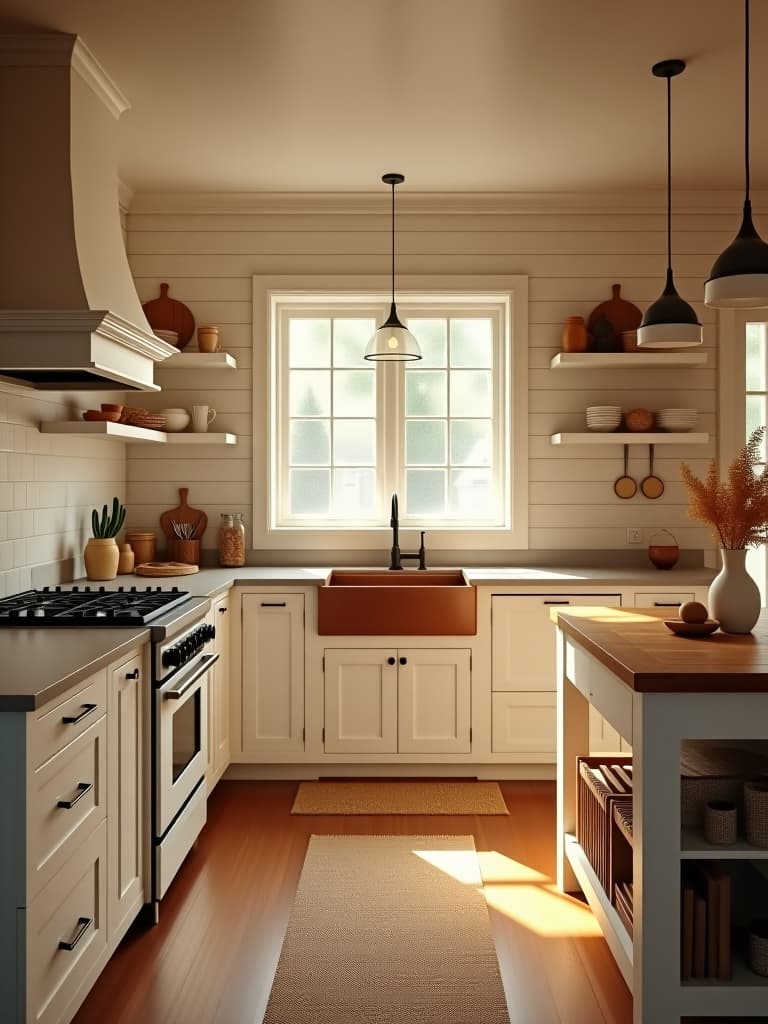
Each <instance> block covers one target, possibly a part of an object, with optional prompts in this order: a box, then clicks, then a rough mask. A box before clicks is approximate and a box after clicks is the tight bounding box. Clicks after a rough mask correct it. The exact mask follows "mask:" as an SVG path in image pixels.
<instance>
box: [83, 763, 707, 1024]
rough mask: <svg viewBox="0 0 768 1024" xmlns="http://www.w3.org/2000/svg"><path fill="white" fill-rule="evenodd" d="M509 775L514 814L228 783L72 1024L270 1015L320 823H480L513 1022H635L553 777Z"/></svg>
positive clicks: (411, 830)
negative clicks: (568, 888) (566, 850)
mask: <svg viewBox="0 0 768 1024" xmlns="http://www.w3.org/2000/svg"><path fill="white" fill-rule="evenodd" d="M500 785H501V787H502V791H503V793H504V797H505V800H506V803H507V806H508V808H509V811H510V815H509V817H506V816H489V817H481V816H478V817H474V816H456V817H450V816H442V815H440V816H426V815H425V816H420V815H400V816H386V815H376V816H346V817H345V816H293V815H291V813H290V809H291V805H292V803H293V797H294V794H295V791H296V786H297V784H296V783H295V782H221V783H219V785H218V786H217V788H216V790H215V791H214V793H213V795H212V796H211V799H210V800H209V804H208V824H207V826H206V828H205V829H204V831H203V833H202V834H201V836H200V840H199V843H198V846H197V849H196V850H194V851H193V852H192V853H191V854H190V856H189V857H188V859H187V861H186V862H185V864H184V865H183V867H182V869H181V871H180V872H179V874H178V876H177V878H176V880H175V882H174V884H173V885H172V887H171V889H170V891H169V893H168V895H167V896H166V897H165V899H164V900H163V902H162V904H161V914H160V924H159V925H158V926H157V927H156V928H153V927H151V926H150V925H148V924H147V923H146V921H144V920H140V921H138V922H137V923H136V924H135V925H134V926H133V927H132V928H131V930H130V932H129V933H128V935H127V936H126V938H125V940H124V941H123V943H122V944H121V946H120V948H119V949H118V950H117V952H116V954H115V955H114V957H113V958H112V960H111V961H110V963H109V964H108V965H107V967H106V968H105V970H104V972H103V973H102V975H101V977H100V978H99V980H98V981H97V983H96V985H95V987H94V988H93V990H92V992H91V993H90V995H89V996H88V998H87V999H86V1001H85V1003H84V1004H83V1006H82V1007H81V1009H80V1011H79V1013H78V1014H77V1016H76V1017H75V1021H74V1024H104V1022H105V1021H108V1022H109V1024H260V1022H261V1020H262V1017H263V1014H264V1009H265V1007H266V1003H267V998H268V996H269V991H270V988H271V986H272V979H273V977H274V972H275V968H276V966H277V960H278V956H279V954H280V947H281V944H282V940H283V935H284V932H285V927H286V924H287V922H288V917H289V914H290V911H291V906H292V904H293V898H294V894H295V891H296V885H297V882H298V879H299V874H300V873H301V867H302V863H303V861H304V855H305V852H306V848H307V843H308V841H309V837H310V835H311V834H312V833H317V834H355V833H357V834H370V833H379V834H390V835H409V834H410V835H419V834H427V835H430V834H435V835H438V834H442V835H446V834H447V835H457V834H458V835H467V834H472V835H473V836H474V838H475V845H476V847H477V849H478V851H479V852H480V854H481V859H482V862H483V872H484V878H485V880H486V892H487V895H488V902H489V910H490V915H491V923H492V928H493V933H494V938H495V941H496V946H497V949H498V954H499V963H500V967H501V974H502V978H503V981H504V988H505V992H506V995H507V1001H508V1004H509V1006H510V1016H511V1020H512V1022H513V1024H601V1022H606V1024H631V1020H632V1000H631V996H630V994H629V992H628V990H627V988H626V986H625V985H624V982H623V980H622V978H621V975H620V974H619V971H618V969H617V967H616V965H615V963H614V961H613V958H612V956H611V954H610V952H609V950H608V947H607V945H606V944H605V942H604V940H603V939H602V937H601V935H600V933H599V929H598V928H597V925H596V923H595V921H594V918H593V917H592V915H591V913H590V912H589V910H588V909H587V908H586V906H585V905H584V904H583V903H582V902H581V901H579V900H576V899H573V898H571V897H568V896H563V895H562V894H560V893H558V892H557V891H556V890H555V887H554V882H553V877H554V829H555V788H554V784H553V783H550V782H502V783H500ZM404 1024H407V1022H404ZM467 1024H471V1021H468V1022H467ZM655 1024H656V1022H655ZM658 1024H662V1022H658ZM664 1024H666V1022H664ZM710 1024H712V1022H711V1021H710Z"/></svg>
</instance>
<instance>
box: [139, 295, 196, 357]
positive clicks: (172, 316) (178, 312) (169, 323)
mask: <svg viewBox="0 0 768 1024" xmlns="http://www.w3.org/2000/svg"><path fill="white" fill-rule="evenodd" d="M141 308H142V309H143V310H144V315H145V316H146V318H147V321H148V323H149V326H150V327H152V328H153V329H154V330H158V331H176V332H177V333H178V335H179V340H178V341H177V342H176V347H177V348H179V349H182V348H184V346H185V345H186V344H187V342H188V341H189V339H190V338H191V337H192V335H193V334H194V332H195V318H194V316H193V315H192V310H191V309H190V308H189V306H185V305H184V303H183V302H179V300H178V299H172V298H170V297H169V295H168V285H167V284H166V283H165V282H163V283H162V284H161V285H160V298H159V299H151V300H150V301H149V302H145V303H144V305H143V306H142V307H141Z"/></svg>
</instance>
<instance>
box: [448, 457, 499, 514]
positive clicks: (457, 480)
mask: <svg viewBox="0 0 768 1024" xmlns="http://www.w3.org/2000/svg"><path fill="white" fill-rule="evenodd" d="M450 486H451V490H450V509H451V514H452V515H455V516H467V517H469V516H472V517H473V518H476V519H491V518H492V517H493V514H494V512H495V509H494V508H493V495H492V494H491V474H490V472H489V470H487V469H455V470H452V471H451V485H450Z"/></svg>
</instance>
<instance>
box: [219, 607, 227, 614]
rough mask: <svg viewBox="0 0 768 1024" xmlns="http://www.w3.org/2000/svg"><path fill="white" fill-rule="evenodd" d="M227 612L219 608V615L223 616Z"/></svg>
mask: <svg viewBox="0 0 768 1024" xmlns="http://www.w3.org/2000/svg"><path fill="white" fill-rule="evenodd" d="M226 610H227V609H226V608H219V615H223V614H224V612H225V611H226Z"/></svg>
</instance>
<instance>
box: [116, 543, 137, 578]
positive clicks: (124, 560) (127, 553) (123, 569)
mask: <svg viewBox="0 0 768 1024" xmlns="http://www.w3.org/2000/svg"><path fill="white" fill-rule="evenodd" d="M135 562H136V556H135V555H134V553H133V548H132V547H131V545H130V544H121V545H120V560H119V561H118V563H117V574H118V576H123V575H125V574H127V573H129V572H133V566H134V564H135Z"/></svg>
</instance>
